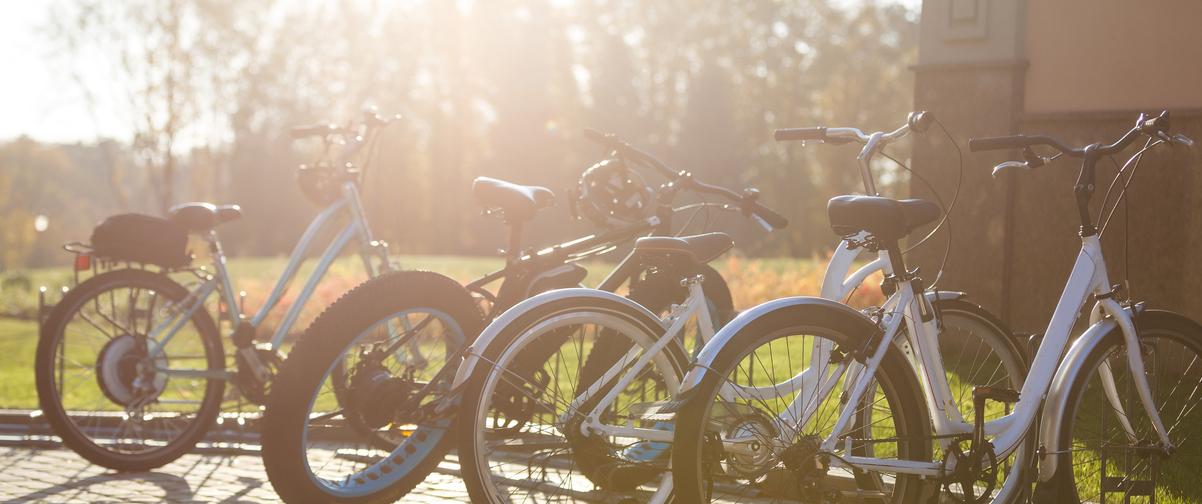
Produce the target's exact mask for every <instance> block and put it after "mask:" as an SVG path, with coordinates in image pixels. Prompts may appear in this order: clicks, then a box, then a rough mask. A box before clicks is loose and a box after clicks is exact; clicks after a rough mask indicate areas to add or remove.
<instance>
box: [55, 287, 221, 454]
mask: <svg viewBox="0 0 1202 504" xmlns="http://www.w3.org/2000/svg"><path fill="white" fill-rule="evenodd" d="M189 299H191V298H190V297H189V293H188V290H187V289H185V288H184V287H183V286H181V285H179V284H178V283H175V282H174V281H172V280H171V279H170V278H168V277H167V276H165V275H162V274H157V273H151V272H149V271H145V270H135V269H124V270H116V271H111V272H108V273H103V274H100V275H97V276H94V277H92V278H90V279H88V280H87V281H85V282H83V283H81V284H79V286H78V287H76V288H74V289H72V290H71V291H70V292H68V293H67V294H66V296H64V297H63V300H62V301H60V302H59V303H58V305H56V306H55V307H54V310H53V311H52V312H51V313H50V316H49V317H47V319H46V322H45V323H44V324H43V326H42V333H41V335H40V338H39V340H38V350H37V360H36V361H35V364H34V366H35V368H36V369H35V371H36V374H37V388H38V402H39V404H40V405H41V408H42V413H43V414H45V415H46V420H47V421H48V422H49V423H50V426H51V428H53V429H54V432H55V433H57V434H58V435H59V436H60V437H61V438H62V439H63V444H64V445H66V446H67V447H69V448H71V449H72V450H75V452H76V453H79V454H80V455H81V456H83V457H84V458H85V459H87V460H88V461H90V462H92V463H94V464H97V465H101V466H104V467H108V468H110V469H116V470H119V471H148V470H150V469H154V468H156V467H159V466H162V465H164V464H167V463H169V462H171V461H173V460H175V459H177V458H179V457H180V456H182V455H183V454H185V453H187V452H188V450H190V449H191V448H192V446H193V445H195V444H196V442H197V441H198V440H199V439H200V438H201V436H203V435H204V434H205V432H206V431H207V430H208V428H209V427H210V426H211V425H213V421H214V419H215V418H216V417H217V414H218V412H219V411H220V409H221V397H222V391H223V389H224V387H225V381H224V378H222V377H220V376H218V375H220V373H222V371H223V370H224V368H225V355H224V353H223V352H222V349H221V338H220V335H219V334H218V332H217V326H216V325H215V324H214V323H213V319H212V318H210V317H209V314H208V312H206V311H205V310H204V307H199V308H198V309H196V310H195V311H192V312H191V314H189V313H188V307H187V306H185V305H187V304H189V303H188V302H187V301H186V300H189Z"/></svg>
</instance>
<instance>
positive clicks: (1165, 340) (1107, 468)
mask: <svg viewBox="0 0 1202 504" xmlns="http://www.w3.org/2000/svg"><path fill="white" fill-rule="evenodd" d="M1136 327H1137V328H1138V331H1139V343H1140V352H1141V354H1142V355H1143V361H1144V366H1145V371H1146V376H1147V379H1148V382H1149V385H1151V390H1152V397H1153V398H1154V403H1155V404H1156V405H1157V407H1158V408H1159V410H1160V418H1161V420H1162V421H1163V422H1164V426H1165V427H1166V428H1167V429H1168V433H1169V440H1170V441H1171V442H1172V443H1173V445H1174V446H1175V449H1174V450H1173V451H1172V452H1171V453H1166V452H1165V451H1164V450H1162V449H1160V439H1159V436H1157V434H1156V431H1155V430H1154V428H1153V427H1152V423H1151V420H1150V419H1149V417H1148V415H1147V413H1146V412H1145V410H1144V407H1143V405H1142V402H1141V401H1140V399H1139V396H1138V393H1137V392H1136V391H1135V385H1134V380H1133V378H1134V376H1133V375H1132V374H1131V371H1130V369H1129V367H1128V364H1127V346H1126V341H1125V340H1124V338H1123V335H1122V333H1121V331H1119V330H1118V329H1115V330H1113V331H1111V332H1110V334H1108V335H1106V336H1105V337H1104V339H1103V341H1102V343H1101V344H1100V345H1099V346H1098V348H1097V349H1095V350H1094V352H1093V354H1092V355H1090V356H1089V357H1088V358H1087V359H1086V362H1085V366H1084V367H1082V372H1081V373H1080V374H1078V375H1077V378H1076V379H1075V380H1073V383H1072V389H1071V390H1070V392H1069V396H1068V403H1067V404H1068V409H1067V410H1066V412H1065V414H1066V415H1067V416H1066V419H1067V421H1065V422H1064V424H1063V427H1062V430H1061V440H1062V442H1061V446H1059V447H1055V450H1056V452H1060V453H1064V454H1065V455H1062V456H1061V459H1060V463H1061V464H1062V466H1061V467H1060V468H1059V474H1061V475H1062V477H1063V478H1065V481H1062V482H1061V483H1062V485H1064V486H1063V487H1062V488H1063V490H1065V491H1070V492H1072V493H1070V494H1067V495H1060V496H1059V501H1060V502H1070V501H1071V502H1092V503H1110V502H1116V503H1117V502H1122V503H1128V502H1157V503H1186V502H1199V501H1200V500H1202V490H1199V487H1198V484H1197V483H1198V468H1199V467H1200V466H1202V411H1199V408H1198V404H1199V400H1200V399H1202V326H1199V325H1198V324H1197V323H1195V322H1193V321H1191V320H1189V319H1187V318H1185V317H1183V316H1181V315H1177V314H1174V313H1171V312H1165V311H1153V310H1149V311H1147V312H1145V313H1143V314H1142V315H1141V316H1140V317H1139V318H1138V320H1137V322H1136ZM1103 365H1106V366H1108V367H1109V369H1110V371H1111V373H1112V375H1113V377H1114V385H1115V388H1114V391H1115V392H1116V395H1115V396H1114V397H1115V398H1117V402H1115V401H1112V400H1109V399H1108V398H1107V394H1106V392H1105V390H1104V388H1103V382H1102V377H1101V375H1100V374H1099V369H1100V368H1101V367H1102V366H1103ZM1124 424H1126V425H1124ZM1127 426H1129V427H1130V430H1128V429H1127ZM1069 462H1071V464H1072V466H1071V471H1065V470H1064V469H1065V468H1064V467H1063V464H1066V463H1069ZM1068 479H1071V481H1068Z"/></svg>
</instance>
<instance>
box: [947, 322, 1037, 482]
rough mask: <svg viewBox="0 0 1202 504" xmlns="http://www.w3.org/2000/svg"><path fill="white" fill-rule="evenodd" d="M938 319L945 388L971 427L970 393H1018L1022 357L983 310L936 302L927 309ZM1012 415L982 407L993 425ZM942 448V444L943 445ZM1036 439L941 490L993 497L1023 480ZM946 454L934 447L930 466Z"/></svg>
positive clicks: (996, 406)
mask: <svg viewBox="0 0 1202 504" xmlns="http://www.w3.org/2000/svg"><path fill="white" fill-rule="evenodd" d="M932 306H933V307H934V308H935V313H936V314H937V316H938V317H939V326H940V329H941V330H940V332H939V352H940V356H941V357H942V360H943V367H944V370H946V371H947V382H948V386H949V387H950V390H951V394H952V395H951V397H952V399H953V400H954V401H955V404H956V406H957V409H958V410H959V411H960V413H961V414H962V415H963V417H964V419H965V421H967V422H969V423H971V422H972V421H973V419H974V416H975V413H976V412H975V409H974V406H973V399H972V398H973V389H975V388H977V387H991V388H1004V389H1011V390H1022V386H1023V382H1024V381H1026V377H1027V371H1028V367H1029V366H1028V364H1027V357H1026V355H1025V354H1024V353H1023V352H1022V351H1021V350H1020V349H1019V347H1018V345H1017V344H1016V342H1015V340H1014V337H1013V336H1012V335H1011V333H1010V331H1009V329H1007V328H1006V326H1005V325H1004V324H1003V323H1002V322H1001V321H999V320H997V318H996V317H994V316H993V315H992V314H990V313H989V312H988V311H986V310H985V309H983V308H981V307H980V306H977V305H975V304H972V303H970V302H968V301H964V300H958V299H957V300H948V299H944V300H939V301H936V302H934V303H932ZM1011 411H1012V408H1011V405H1008V404H1003V403H999V402H989V403H987V404H986V411H985V416H984V418H985V421H986V422H990V421H993V420H997V419H998V418H1001V417H1003V416H1005V415H1007V414H1009V413H1010V412H1011ZM944 442H946V440H944ZM1034 445H1035V438H1034V437H1033V436H1028V438H1027V442H1025V443H1023V444H1022V445H1021V446H1019V448H1018V449H1017V450H1015V451H1014V452H1012V453H1011V454H1010V455H1009V456H1007V457H1006V458H1005V459H1002V460H1000V461H997V464H996V465H995V466H994V467H991V468H990V469H989V470H988V471H985V472H983V473H982V476H981V477H980V478H976V479H974V481H973V484H972V486H973V488H971V489H969V488H967V485H968V483H967V482H964V481H961V482H949V483H948V484H947V485H946V486H945V487H944V490H945V491H946V492H950V493H952V494H955V495H964V494H965V493H966V490H971V491H972V492H973V495H975V496H978V497H979V496H981V495H982V494H990V495H996V493H997V492H998V491H999V490H1000V489H1001V488H1002V484H1003V483H1004V482H1005V481H1006V480H1008V479H1010V478H1016V477H1017V478H1023V477H1025V475H1026V472H1027V471H1026V469H1027V468H1028V467H1029V466H1030V462H1031V454H1032V453H1033V450H1034ZM946 453H947V448H946V447H945V446H944V445H943V443H941V442H936V443H935V460H942V459H943V458H944V457H945V456H946Z"/></svg>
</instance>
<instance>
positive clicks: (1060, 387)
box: [1039, 319, 1120, 482]
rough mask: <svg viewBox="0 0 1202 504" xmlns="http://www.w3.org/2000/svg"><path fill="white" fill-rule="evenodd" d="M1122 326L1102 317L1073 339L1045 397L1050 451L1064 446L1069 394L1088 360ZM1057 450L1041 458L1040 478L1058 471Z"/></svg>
mask: <svg viewBox="0 0 1202 504" xmlns="http://www.w3.org/2000/svg"><path fill="white" fill-rule="evenodd" d="M1118 330H1120V329H1119V326H1118V324H1117V323H1115V321H1114V320H1113V319H1105V320H1102V321H1100V322H1098V323H1096V324H1094V325H1092V326H1089V328H1088V329H1086V330H1085V332H1084V333H1083V334H1081V336H1079V337H1078V338H1077V340H1076V341H1074V342H1073V344H1072V346H1070V347H1069V349H1068V352H1067V353H1066V354H1065V355H1064V360H1063V361H1061V363H1060V367H1059V368H1057V370H1056V375H1055V376H1054V377H1053V378H1052V385H1051V386H1050V387H1049V388H1048V395H1047V398H1046V399H1044V405H1043V415H1042V417H1040V422H1039V439H1040V442H1041V443H1042V444H1043V446H1045V447H1047V449H1048V450H1049V451H1053V452H1054V451H1056V450H1057V449H1058V448H1055V447H1059V446H1060V433H1061V426H1062V422H1065V421H1071V420H1072V419H1066V418H1064V415H1065V413H1066V412H1067V411H1068V397H1069V393H1070V391H1071V390H1070V389H1071V388H1072V381H1073V379H1074V378H1076V376H1077V375H1078V374H1080V373H1081V372H1083V371H1084V367H1085V360H1086V358H1087V357H1089V355H1090V354H1092V353H1093V351H1094V350H1095V349H1096V348H1097V347H1098V345H1100V344H1101V343H1102V341H1103V340H1104V339H1105V338H1106V335H1108V334H1110V332H1111V331H1118ZM1060 458H1061V457H1059V456H1057V455H1056V454H1054V453H1045V454H1043V455H1041V456H1040V460H1039V481H1040V482H1046V481H1049V480H1051V479H1052V476H1053V475H1054V474H1056V465H1057V463H1058V462H1059V461H1060Z"/></svg>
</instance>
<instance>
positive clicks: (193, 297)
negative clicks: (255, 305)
mask: <svg viewBox="0 0 1202 504" xmlns="http://www.w3.org/2000/svg"><path fill="white" fill-rule="evenodd" d="M342 215H348V216H349V218H350V219H349V220H350V222H348V223H347V224H346V225H345V226H343V227H342V230H341V231H340V232H339V233H338V234H337V235H336V236H335V237H334V239H333V240H332V241H330V243H329V244H328V245H327V246H326V248H325V251H324V252H323V253H322V255H321V256H320V257H319V258H318V260H317V265H316V267H315V268H314V270H313V272H312V273H311V274H310V275H309V277H308V279H307V280H306V281H305V284H304V286H303V287H302V288H301V291H300V293H299V294H298V295H297V297H296V300H295V301H294V302H293V304H292V306H290V307H289V308H288V311H287V312H286V313H285V314H284V317H283V319H282V320H281V322H280V325H279V326H278V327H277V328H276V330H275V333H274V334H273V335H272V338H271V342H270V349H271V350H273V351H274V350H278V349H279V347H280V344H281V343H282V342H283V339H284V337H285V336H286V335H287V334H288V331H289V330H291V328H292V326H293V325H294V324H295V323H296V320H297V318H298V317H299V316H300V312H301V309H302V308H304V305H305V303H306V302H307V301H308V300H309V297H311V296H312V295H313V291H314V290H315V289H316V288H317V285H318V283H320V281H321V279H322V278H323V277H324V276H325V274H326V272H327V271H328V270H329V268H330V265H331V264H333V262H334V260H335V259H337V258H338V256H339V255H340V254H341V253H342V251H343V249H345V248H346V247H347V245H349V244H350V243H351V241H352V240H354V239H356V238H358V240H357V241H358V243H359V256H360V258H361V259H362V260H363V264H364V268H365V269H366V270H367V272H368V275H370V276H376V275H378V274H380V273H382V272H384V271H388V270H390V269H391V265H390V264H389V262H388V253H387V249H386V247H384V246H383V244H382V243H380V242H377V241H375V239H374V238H373V237H372V234H371V228H370V227H369V226H368V223H367V218H366V216H365V214H364V212H363V207H362V203H361V200H360V199H359V191H358V188H357V187H356V185H355V183H354V182H349V181H348V182H346V183H345V184H344V185H343V187H342V196H341V197H339V198H338V199H337V200H335V201H334V202H333V203H331V204H330V205H329V206H327V207H326V208H325V209H323V210H322V211H321V212H320V213H318V214H317V216H315V217H314V218H313V220H312V221H311V222H310V223H309V226H308V228H306V229H305V232H304V233H303V234H302V235H301V238H300V240H299V241H298V242H297V244H296V246H295V247H294V248H293V250H292V253H291V255H290V256H289V258H288V263H287V265H286V266H285V267H284V271H283V272H282V273H281V274H280V278H279V279H278V280H277V281H276V284H275V286H274V287H273V288H272V290H271V293H270V294H269V295H268V297H267V300H266V301H265V302H264V303H263V306H262V307H260V308H259V311H258V312H256V313H255V314H254V315H253V316H252V317H250V318H249V319H247V318H246V317H245V315H244V314H243V313H242V311H241V303H239V302H238V301H239V300H238V296H237V294H236V291H235V290H234V286H233V282H232V279H231V278H230V274H229V270H228V269H227V267H226V257H225V254H224V252H223V251H222V249H221V241H220V240H219V239H218V236H217V232H216V231H210V232H209V233H208V234H207V235H206V236H205V240H206V241H207V242H208V243H209V248H210V251H211V253H212V262H213V267H214V270H215V271H214V273H213V274H212V275H207V276H206V277H205V278H204V281H203V282H201V283H200V284H199V285H198V286H196V287H195V288H193V289H192V291H191V292H190V293H189V296H188V298H186V300H185V303H184V306H182V307H181V308H180V309H179V310H177V311H176V313H174V314H173V315H172V316H171V317H168V318H167V319H166V320H164V321H162V322H160V323H159V324H158V325H157V326H155V327H154V329H153V330H152V331H151V332H150V334H149V338H150V339H151V340H153V341H154V345H153V347H154V349H155V353H154V354H152V355H151V356H150V357H152V358H153V357H154V356H156V355H157V354H158V353H161V352H162V351H163V348H164V347H165V346H166V345H167V344H168V343H169V342H170V340H171V338H173V337H174V336H175V334H176V332H177V331H178V330H179V329H180V328H181V327H182V326H183V325H184V323H185V322H186V321H187V320H188V319H190V318H191V317H192V315H193V314H194V313H195V312H196V310H200V309H203V307H204V305H205V303H206V302H207V300H208V298H209V296H211V295H212V294H213V292H214V291H217V290H220V291H221V295H222V301H223V302H224V303H225V305H226V307H227V310H226V311H225V313H226V314H227V320H229V322H230V323H231V325H232V326H233V327H235V328H237V327H239V326H240V325H241V324H244V323H245V324H248V326H249V329H250V330H252V331H253V330H254V328H257V327H259V326H260V325H261V324H262V323H263V321H264V320H265V319H266V318H267V315H268V313H270V312H271V310H272V309H274V308H275V307H276V306H277V305H279V303H280V300H281V299H283V297H284V292H285V291H287V290H288V287H289V285H290V284H291V283H292V280H293V279H294V278H295V277H296V275H297V272H298V271H299V270H300V267H301V265H302V264H303V263H304V261H305V258H306V255H307V253H308V251H309V248H310V247H311V246H312V245H313V242H314V241H315V240H316V238H317V235H318V234H319V233H321V231H322V230H324V229H326V228H327V227H328V226H330V225H331V223H332V222H335V221H336V220H338V218H339V217H340V216H342ZM371 251H374V252H375V253H376V255H377V256H378V259H379V266H378V267H377V266H376V265H374V264H373V263H372V259H371V253H370V252H371ZM246 348H249V349H251V350H252V351H253V349H254V347H253V345H252V346H248V347H246ZM242 350H244V349H243V348H239V351H242ZM156 370H157V371H159V372H162V373H164V374H166V375H168V376H191V377H203V378H213V379H229V378H230V377H231V376H232V374H233V373H232V372H231V371H228V370H220V371H210V370H184V369H170V368H158V369H156Z"/></svg>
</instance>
